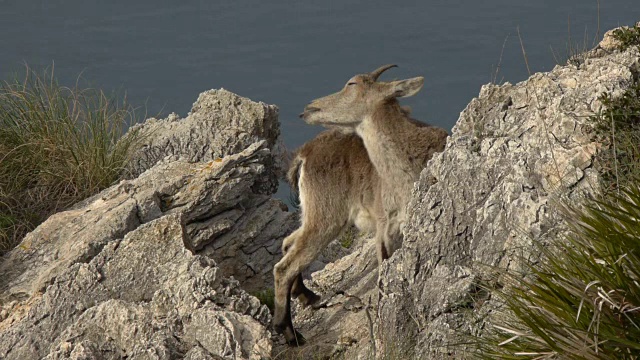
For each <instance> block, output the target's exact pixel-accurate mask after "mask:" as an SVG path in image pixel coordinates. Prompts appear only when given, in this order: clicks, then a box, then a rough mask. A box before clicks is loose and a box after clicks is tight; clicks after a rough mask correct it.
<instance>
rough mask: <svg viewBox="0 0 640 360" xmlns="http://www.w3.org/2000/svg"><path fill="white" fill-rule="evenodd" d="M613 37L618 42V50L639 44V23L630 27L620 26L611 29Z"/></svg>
mask: <svg viewBox="0 0 640 360" xmlns="http://www.w3.org/2000/svg"><path fill="white" fill-rule="evenodd" d="M613 37H614V38H615V39H616V40H618V41H619V42H620V50H623V51H624V50H626V49H628V48H629V47H631V46H640V23H638V24H636V25H634V26H632V27H622V28H620V29H616V30H614V31H613Z"/></svg>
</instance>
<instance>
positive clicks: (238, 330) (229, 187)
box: [0, 91, 297, 359]
mask: <svg viewBox="0 0 640 360" xmlns="http://www.w3.org/2000/svg"><path fill="white" fill-rule="evenodd" d="M230 101H232V103H231V104H229V102H230ZM225 104H227V105H229V106H230V107H228V108H225V109H226V110H225V109H223V107H224V106H226V105H225ZM260 109H262V110H264V112H263V113H260V112H259V110H260ZM219 112H222V114H220V113H219ZM276 114H277V111H276V109H275V107H271V106H266V105H264V104H256V103H253V102H251V101H249V100H247V99H243V98H240V97H238V96H236V95H233V94H231V93H228V92H225V91H211V92H207V93H205V94H203V95H201V97H200V99H199V101H198V102H197V103H196V105H195V106H194V111H193V112H192V114H191V115H190V116H189V117H188V118H187V119H183V120H176V119H171V118H169V119H168V120H163V121H157V120H151V121H150V122H149V123H148V124H145V125H142V126H141V127H140V129H141V132H143V133H146V132H148V133H150V134H152V137H149V138H148V139H149V144H150V145H148V146H147V147H146V148H143V149H142V150H141V151H140V152H138V154H137V155H136V156H138V158H137V159H146V160H145V161H146V162H143V161H142V160H140V161H137V162H136V163H135V164H138V165H139V166H141V167H138V168H137V169H140V174H139V175H138V176H137V177H135V178H132V179H129V180H123V181H121V182H120V183H119V184H117V185H114V186H112V187H111V188H109V189H106V190H105V191H103V192H102V193H100V194H98V195H97V196H94V197H92V198H90V199H87V200H85V201H83V202H81V203H79V204H78V205H76V206H75V207H74V208H73V209H71V210H68V211H65V212H61V213H58V214H55V215H53V216H51V217H50V218H49V219H48V220H47V221H46V222H44V223H43V224H41V225H40V226H39V227H38V228H37V229H36V230H34V231H33V232H32V233H30V234H29V235H27V237H26V238H25V239H24V240H23V242H22V243H21V244H20V245H19V246H18V247H17V248H16V249H14V250H13V251H11V252H10V253H8V254H6V255H5V256H4V257H3V258H2V259H1V260H0V358H2V359H5V358H6V359H38V358H47V359H61V358H65V359H66V358H73V359H102V358H105V359H112V358H113V359H116V358H117V359H120V358H122V357H125V356H126V357H129V358H135V359H174V358H182V357H185V358H190V359H206V358H211V359H220V358H224V359H236V358H238V359H240V358H242V359H245V358H246V359H261V358H265V357H267V356H269V355H270V352H271V335H270V333H269V332H268V331H267V329H266V326H267V325H268V324H269V322H270V314H269V311H268V309H267V308H266V307H265V306H262V305H261V304H260V302H259V301H258V300H257V299H256V298H255V297H253V296H250V295H248V293H246V292H245V290H246V291H255V290H262V289H265V288H268V287H270V286H271V283H272V275H271V271H272V268H273V265H274V263H275V262H276V261H277V260H278V259H279V257H280V245H281V242H282V238H283V237H284V236H286V235H287V234H288V233H289V232H291V231H292V229H293V228H294V227H295V226H296V222H297V220H296V218H295V214H292V213H289V212H287V211H286V206H285V205H284V204H283V203H282V202H280V201H279V200H275V199H271V198H270V193H269V191H271V190H274V189H273V186H272V182H273V181H275V176H276V169H275V168H274V166H275V165H274V157H273V154H272V152H271V151H270V146H276V145H277V138H276V137H277V134H278V123H277V117H276ZM199 119H200V120H201V119H205V120H201V121H199ZM216 119H218V120H219V121H221V122H222V125H220V127H219V128H220V129H227V130H225V131H228V132H231V128H232V127H233V126H232V125H233V124H235V125H237V126H238V127H242V128H243V129H244V130H242V131H240V130H238V131H240V132H242V134H239V135H238V136H239V138H238V139H239V140H238V141H236V142H233V141H232V138H231V135H225V136H228V138H227V140H221V139H222V136H223V135H221V134H222V133H224V131H221V132H219V134H216V135H215V136H214V137H215V139H218V140H217V141H218V142H217V143H215V144H217V145H219V146H231V147H232V148H230V149H215V150H214V149H213V148H209V149H204V150H203V149H202V148H201V145H202V144H204V143H205V142H206V141H213V140H211V139H213V138H212V137H207V136H213V135H212V134H209V135H203V134H207V131H209V130H211V129H216V126H217V125H216V124H217V123H216V121H218V120H216ZM225 124H226V125H225ZM227 125H228V126H227ZM225 126H227V127H226V128H225ZM252 126H253V127H255V128H253V130H252V128H251V127H252ZM193 134H198V135H193ZM243 134H244V135H243ZM190 135H192V136H193V137H189V136H190ZM263 136H264V138H263ZM159 139H165V140H159ZM192 140H193V143H191V141H192ZM163 141H164V143H163ZM225 141H226V142H225ZM161 143H163V144H165V145H164V146H167V147H166V148H165V149H171V151H170V152H168V156H165V157H163V158H162V159H154V158H153V156H152V155H148V156H147V155H142V154H156V152H155V151H156V150H157V149H160V146H162V145H160V144H161ZM245 143H246V146H245ZM212 144H213V143H212ZM209 145H210V146H212V145H211V144H209ZM156 146H157V147H156ZM234 146H235V147H234ZM242 146H244V147H242ZM153 149H156V150H153ZM236 150H237V151H236ZM144 151H149V152H148V153H145V152H144ZM157 151H159V150H157ZM157 154H159V152H158V153H157ZM217 154H220V156H222V157H217V156H218V155H217ZM145 156H146V157H145ZM206 159H209V160H206ZM140 164H146V165H147V166H148V168H143V167H142V165H140Z"/></svg>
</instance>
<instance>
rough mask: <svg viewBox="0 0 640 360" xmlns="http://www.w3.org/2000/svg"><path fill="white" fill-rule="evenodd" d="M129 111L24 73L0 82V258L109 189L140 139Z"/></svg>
mask: <svg viewBox="0 0 640 360" xmlns="http://www.w3.org/2000/svg"><path fill="white" fill-rule="evenodd" d="M135 121H136V117H135V112H134V109H133V108H132V107H131V106H130V105H128V104H127V103H126V99H125V100H123V101H121V102H119V101H117V100H115V98H114V97H113V96H107V95H106V94H105V93H104V92H102V91H100V90H96V89H83V88H80V87H78V86H77V85H76V87H73V88H68V87H64V86H61V85H59V84H58V82H57V81H56V79H55V77H54V73H53V71H52V70H51V71H48V70H45V71H43V72H42V74H41V75H39V74H36V73H34V72H32V71H30V70H29V68H27V70H26V74H25V76H24V78H23V79H21V80H18V79H17V78H16V79H15V80H13V81H5V82H3V83H1V84H0V254H2V253H4V252H6V251H8V250H10V249H11V248H13V247H14V246H15V245H16V244H17V243H18V242H19V241H20V240H21V239H22V237H23V236H24V235H25V234H26V233H27V232H29V231H31V230H32V229H33V228H34V227H35V226H37V225H38V224H39V223H40V222H42V221H44V220H45V219H46V218H47V217H48V216H50V215H51V214H53V213H55V212H57V211H60V210H63V209H66V208H68V207H69V206H70V205H72V204H74V203H75V202H77V201H79V200H81V199H83V198H86V197H88V196H90V195H92V194H95V193H97V192H99V191H100V190H102V189H104V188H106V187H108V186H109V185H111V184H113V183H114V182H115V181H116V180H117V179H118V178H119V176H120V174H121V172H122V170H123V168H124V166H125V164H126V162H127V156H128V154H129V150H130V148H131V147H132V146H134V145H135V144H136V142H137V141H139V137H138V136H137V135H136V134H130V136H127V137H126V138H124V139H123V140H122V141H119V139H120V138H121V136H122V135H123V134H124V133H125V132H126V130H127V129H128V127H129V126H130V124H131V123H133V122H135Z"/></svg>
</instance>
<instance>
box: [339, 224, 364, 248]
mask: <svg viewBox="0 0 640 360" xmlns="http://www.w3.org/2000/svg"><path fill="white" fill-rule="evenodd" d="M359 235H360V233H359V232H358V229H357V228H356V227H354V226H351V227H349V228H348V229H347V230H345V231H344V233H343V234H342V236H341V237H340V240H338V242H340V245H341V246H342V247H343V248H345V249H349V248H351V246H352V245H353V242H354V241H355V240H356V239H357V238H358V236H359Z"/></svg>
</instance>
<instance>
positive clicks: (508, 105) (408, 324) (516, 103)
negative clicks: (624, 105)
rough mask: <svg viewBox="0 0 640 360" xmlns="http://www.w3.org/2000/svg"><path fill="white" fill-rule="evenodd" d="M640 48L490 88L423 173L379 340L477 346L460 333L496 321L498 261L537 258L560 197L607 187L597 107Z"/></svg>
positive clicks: (446, 352)
mask: <svg viewBox="0 0 640 360" xmlns="http://www.w3.org/2000/svg"><path fill="white" fill-rule="evenodd" d="M639 59H640V54H639V52H638V50H637V49H630V50H628V51H626V52H614V53H611V54H609V55H606V56H603V57H598V58H588V59H586V60H585V62H584V64H582V65H580V66H579V67H575V66H565V67H556V68H555V69H554V70H553V71H551V72H548V73H538V74H535V75H533V76H532V77H530V78H529V79H528V80H527V81H524V82H521V83H518V84H516V85H511V84H504V85H501V86H495V85H486V86H484V87H483V88H482V89H481V91H480V95H479V97H478V98H476V99H473V100H472V101H471V103H470V104H469V105H468V106H467V108H466V109H465V110H464V111H463V112H462V113H461V114H460V118H459V120H458V122H457V124H456V125H455V127H454V129H453V134H452V136H451V137H450V138H449V140H448V144H447V147H446V149H445V151H444V152H443V153H441V154H439V155H437V156H435V157H434V158H433V159H432V160H431V161H430V162H429V164H428V166H427V168H426V169H425V170H423V172H422V173H421V176H420V180H419V182H418V183H417V184H416V186H415V189H414V193H413V198H412V200H411V202H410V204H409V214H410V217H409V221H408V224H407V226H406V228H405V229H404V243H403V246H402V249H401V250H400V251H398V252H397V253H395V254H394V256H393V258H392V259H391V261H389V262H388V263H386V264H385V265H384V267H383V270H382V279H381V283H382V286H381V288H382V296H381V300H380V303H379V308H378V316H379V321H380V322H379V323H378V329H380V332H378V333H377V334H379V335H378V336H377V342H378V344H379V348H381V349H384V348H385V346H386V347H388V346H389V344H392V343H394V342H395V341H397V340H398V339H403V340H404V341H406V345H407V346H410V347H411V348H413V349H414V351H415V353H416V354H420V356H422V357H424V358H431V359H437V358H450V357H454V358H463V357H464V356H465V354H464V350H460V349H459V348H455V347H450V346H449V345H450V344H453V343H456V342H458V341H459V340H460V339H457V338H456V336H457V335H459V334H461V333H468V334H471V333H474V334H477V333H478V332H479V331H481V329H482V328H483V326H485V324H486V322H487V321H490V319H488V318H487V314H488V313H489V310H490V309H491V308H492V307H493V306H497V304H496V303H495V302H494V301H493V300H492V299H491V298H490V297H488V295H487V294H486V293H484V292H483V291H482V289H481V288H479V286H478V284H479V282H480V281H489V280H491V279H492V276H494V274H493V272H492V271H491V268H490V267H492V266H498V267H501V268H504V269H508V270H518V269H520V268H521V265H522V264H521V261H522V259H530V260H535V259H536V258H537V257H538V256H539V254H537V253H535V252H534V247H533V246H532V245H531V242H532V239H536V240H541V241H544V239H545V237H546V236H553V235H554V234H558V233H561V232H562V231H564V230H565V225H564V224H563V221H562V220H561V218H560V217H559V216H558V214H557V213H556V212H555V211H554V206H553V202H554V201H557V200H568V201H572V200H573V199H577V198H580V197H582V196H585V194H592V193H594V192H596V191H597V189H598V174H597V171H596V170H595V169H594V164H593V161H594V160H593V159H594V155H595V153H596V152H597V150H598V147H599V144H597V143H594V142H592V140H591V136H590V134H589V131H590V125H589V120H588V117H589V116H590V115H593V114H595V113H597V112H598V111H599V110H600V108H601V103H600V102H599V101H598V100H597V98H598V97H599V96H600V95H601V94H602V93H603V92H605V91H606V92H612V93H614V94H621V93H622V92H623V91H624V90H625V89H626V88H627V87H628V86H629V85H630V84H631V83H632V81H633V77H634V76H636V75H637V74H634V71H635V67H636V66H637V64H638V61H639ZM487 265H488V266H487Z"/></svg>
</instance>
